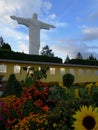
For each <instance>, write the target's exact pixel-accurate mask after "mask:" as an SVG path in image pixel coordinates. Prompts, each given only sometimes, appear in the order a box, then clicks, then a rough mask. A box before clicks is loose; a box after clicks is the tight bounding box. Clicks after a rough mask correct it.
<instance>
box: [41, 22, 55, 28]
mask: <svg viewBox="0 0 98 130" xmlns="http://www.w3.org/2000/svg"><path fill="white" fill-rule="evenodd" d="M40 28H41V29H47V30H49V29H50V28H55V26H54V25H51V24H47V23H43V22H40Z"/></svg>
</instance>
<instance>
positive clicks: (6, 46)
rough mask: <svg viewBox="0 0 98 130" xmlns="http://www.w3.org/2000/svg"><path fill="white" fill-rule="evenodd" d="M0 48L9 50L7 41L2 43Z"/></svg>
mask: <svg viewBox="0 0 98 130" xmlns="http://www.w3.org/2000/svg"><path fill="white" fill-rule="evenodd" d="M1 49H3V50H4V49H5V50H9V51H11V46H10V45H9V44H8V43H5V44H3V45H2V47H1Z"/></svg>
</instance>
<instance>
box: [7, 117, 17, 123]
mask: <svg viewBox="0 0 98 130" xmlns="http://www.w3.org/2000/svg"><path fill="white" fill-rule="evenodd" d="M15 121H16V119H15V118H13V117H10V118H8V119H7V122H8V124H13V123H14V122H15Z"/></svg>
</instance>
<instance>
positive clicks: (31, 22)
mask: <svg viewBox="0 0 98 130" xmlns="http://www.w3.org/2000/svg"><path fill="white" fill-rule="evenodd" d="M10 17H11V18H12V19H13V20H17V22H18V23H19V24H23V25H25V26H27V27H28V28H29V54H37V55H38V54H39V49H40V29H47V30H49V29H50V28H55V26H53V25H50V24H47V23H44V22H42V21H39V20H38V19H37V14H36V13H34V14H33V18H21V17H16V16H10Z"/></svg>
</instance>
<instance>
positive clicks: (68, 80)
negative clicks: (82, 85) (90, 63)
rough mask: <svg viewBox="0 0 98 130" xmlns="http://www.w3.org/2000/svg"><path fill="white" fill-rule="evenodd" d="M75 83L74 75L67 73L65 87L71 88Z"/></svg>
mask: <svg viewBox="0 0 98 130" xmlns="http://www.w3.org/2000/svg"><path fill="white" fill-rule="evenodd" d="M73 82H74V75H72V74H70V73H67V74H64V75H63V85H64V86H66V87H67V88H69V87H70V86H72V84H73Z"/></svg>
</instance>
